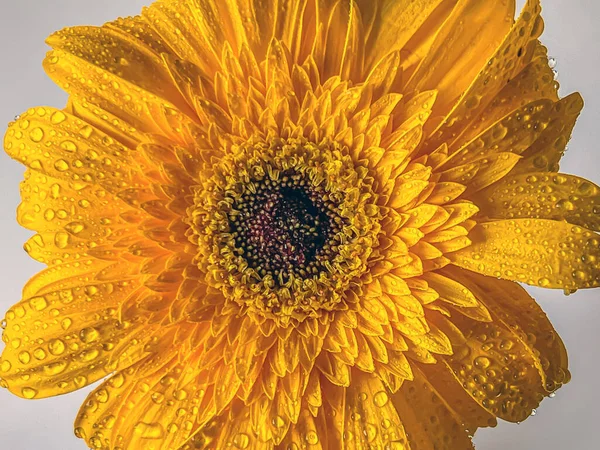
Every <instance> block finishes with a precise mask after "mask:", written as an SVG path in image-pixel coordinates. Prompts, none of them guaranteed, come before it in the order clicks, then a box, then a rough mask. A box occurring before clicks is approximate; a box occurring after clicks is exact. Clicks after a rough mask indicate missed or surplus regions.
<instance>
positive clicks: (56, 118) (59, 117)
mask: <svg viewBox="0 0 600 450" xmlns="http://www.w3.org/2000/svg"><path fill="white" fill-rule="evenodd" d="M50 120H51V121H52V123H53V124H55V125H58V124H59V123H62V122H64V121H65V120H67V116H65V114H64V113H63V112H62V111H56V112H55V113H54V114H52V116H51V117H50Z"/></svg>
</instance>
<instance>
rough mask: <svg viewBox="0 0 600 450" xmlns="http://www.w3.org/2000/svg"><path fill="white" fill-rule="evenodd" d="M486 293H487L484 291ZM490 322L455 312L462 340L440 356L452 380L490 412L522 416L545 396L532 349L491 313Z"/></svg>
mask: <svg viewBox="0 0 600 450" xmlns="http://www.w3.org/2000/svg"><path fill="white" fill-rule="evenodd" d="M486 295H487V294H486ZM492 318H493V319H494V321H493V322H474V321H473V320H471V319H468V318H466V317H464V316H460V315H456V316H454V317H453V319H452V321H453V323H454V325H455V326H457V327H458V329H459V330H460V331H461V332H462V333H463V335H464V336H465V339H466V342H465V343H464V344H462V345H457V346H455V347H454V354H453V355H451V356H446V357H444V359H445V361H446V363H447V364H448V365H449V366H450V368H451V370H452V371H453V373H454V375H455V377H456V379H457V380H458V382H459V383H460V385H462V386H469V388H467V389H466V391H467V392H468V393H469V395H471V396H472V397H473V399H474V400H476V401H477V402H478V403H479V404H480V405H481V406H482V407H483V408H485V409H486V410H488V411H489V412H490V413H491V414H493V415H495V416H497V417H499V418H502V419H504V420H507V421H510V422H520V421H523V420H524V419H526V418H527V417H528V416H529V415H530V414H531V412H532V411H533V409H535V408H537V407H538V405H539V403H540V401H541V400H542V399H543V398H544V396H545V395H547V391H546V389H545V386H544V378H543V376H542V375H541V374H540V371H539V370H538V366H539V359H538V357H537V355H536V352H535V351H534V350H533V349H532V348H531V347H529V345H528V344H526V343H525V342H524V341H522V340H521V339H520V338H519V337H518V336H517V335H516V334H515V331H514V330H513V329H512V328H510V327H509V326H507V324H505V323H503V322H502V321H501V320H498V319H497V317H496V316H494V314H492Z"/></svg>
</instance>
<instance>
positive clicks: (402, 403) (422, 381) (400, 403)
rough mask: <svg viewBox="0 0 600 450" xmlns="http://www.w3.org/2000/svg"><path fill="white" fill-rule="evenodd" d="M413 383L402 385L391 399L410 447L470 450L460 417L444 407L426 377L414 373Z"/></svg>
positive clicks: (431, 449) (449, 408)
mask: <svg viewBox="0 0 600 450" xmlns="http://www.w3.org/2000/svg"><path fill="white" fill-rule="evenodd" d="M414 374H415V379H414V381H408V382H406V383H404V385H403V386H402V389H400V391H398V392H397V393H396V394H394V395H393V396H392V402H393V403H394V405H395V406H396V409H397V410H398V414H399V416H400V417H401V418H402V423H403V424H404V426H405V429H406V432H407V434H408V437H409V439H408V445H409V446H410V448H414V447H416V448H418V449H424V450H425V449H426V450H434V449H440V450H470V449H473V448H474V447H473V444H472V443H471V438H470V437H469V435H468V434H467V432H466V431H465V429H464V425H463V418H462V417H461V416H460V415H459V414H458V413H456V412H455V411H454V410H452V405H447V404H446V403H445V402H444V400H443V398H442V397H441V395H440V394H439V393H438V392H437V391H436V390H435V388H434V387H433V386H432V384H431V383H430V382H429V380H428V379H427V378H425V377H424V376H423V374H422V372H420V371H419V370H414Z"/></svg>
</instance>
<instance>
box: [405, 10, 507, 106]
mask: <svg viewBox="0 0 600 450" xmlns="http://www.w3.org/2000/svg"><path fill="white" fill-rule="evenodd" d="M514 13H515V4H514V1H507V2H505V3H501V4H498V3H497V2H493V1H480V0H462V1H459V2H458V3H457V5H456V6H455V8H454V9H453V11H452V13H451V14H450V16H449V17H448V19H447V20H446V21H445V22H444V24H443V26H442V27H441V29H440V30H439V32H438V34H437V36H436V37H435V40H434V42H433V44H432V46H431V48H430V49H429V51H428V52H427V55H426V56H425V57H424V59H423V60H422V61H421V63H420V65H419V68H418V69H417V70H416V71H415V72H414V74H413V75H412V78H411V79H410V80H409V81H408V83H407V86H406V90H407V91H412V90H416V91H424V90H431V89H436V90H437V91H438V97H437V100H436V103H435V105H434V107H433V111H434V114H436V113H437V114H444V113H447V112H448V110H449V109H450V107H451V106H452V104H453V102H455V101H456V100H457V99H458V98H459V97H460V95H462V93H463V92H464V91H465V90H466V89H467V88H468V86H469V85H470V84H471V83H472V82H473V80H474V79H475V77H476V76H477V74H478V73H479V71H480V70H481V69H482V68H483V67H484V66H485V64H486V63H487V61H488V60H489V58H490V56H492V54H493V53H494V51H495V50H496V49H497V48H498V46H499V45H500V44H501V42H502V41H503V40H504V37H505V36H506V33H507V31H508V30H509V27H510V25H511V24H512V22H513V17H514ZM467 24H469V25H468V26H467Z"/></svg>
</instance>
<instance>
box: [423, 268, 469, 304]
mask: <svg viewBox="0 0 600 450" xmlns="http://www.w3.org/2000/svg"><path fill="white" fill-rule="evenodd" d="M422 278H423V279H424V280H425V281H427V283H428V284H429V286H430V287H431V288H433V289H434V290H435V291H436V292H437V293H438V294H439V296H440V297H439V298H440V300H442V301H444V302H447V303H450V304H451V305H454V306H458V307H462V308H469V307H475V306H477V304H478V302H477V299H476V298H475V296H474V295H473V294H472V293H471V291H469V289H467V288H466V287H465V286H463V285H462V284H460V283H458V282H457V281H456V280H454V279H452V278H448V277H446V276H444V275H443V272H441V273H436V272H428V273H425V274H423V276H422Z"/></svg>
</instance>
